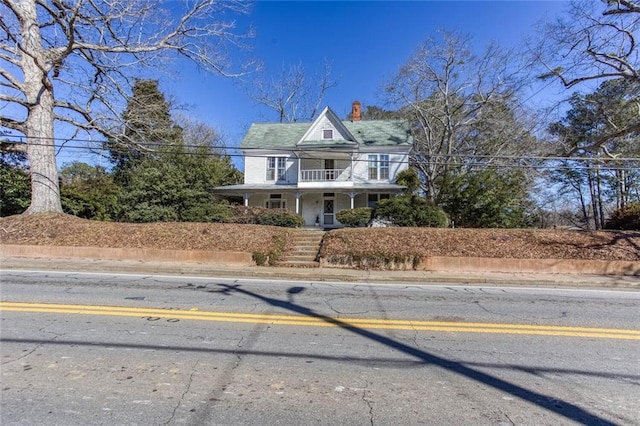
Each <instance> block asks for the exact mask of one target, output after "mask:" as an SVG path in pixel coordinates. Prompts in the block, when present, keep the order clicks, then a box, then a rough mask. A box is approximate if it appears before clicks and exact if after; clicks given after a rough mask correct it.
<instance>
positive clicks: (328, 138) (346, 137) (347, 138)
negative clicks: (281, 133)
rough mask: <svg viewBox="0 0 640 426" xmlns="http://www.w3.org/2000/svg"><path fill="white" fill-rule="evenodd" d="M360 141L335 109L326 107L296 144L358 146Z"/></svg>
mask: <svg viewBox="0 0 640 426" xmlns="http://www.w3.org/2000/svg"><path fill="white" fill-rule="evenodd" d="M358 143H359V141H358V140H357V139H356V137H355V136H354V135H353V134H352V133H351V132H350V131H349V130H348V129H347V128H346V127H345V125H344V124H343V123H342V121H341V120H340V119H339V118H338V116H337V115H336V114H335V113H334V112H333V110H332V109H331V108H329V107H326V108H325V109H324V110H322V112H321V113H320V115H319V116H318V118H316V119H315V121H314V122H313V123H311V126H309V129H307V131H306V132H305V134H304V135H303V136H302V137H301V138H300V140H299V141H298V142H297V143H296V146H298V147H305V146H315V147H318V146H320V147H336V146H356V145H358Z"/></svg>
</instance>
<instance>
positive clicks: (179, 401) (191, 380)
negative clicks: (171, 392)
mask: <svg viewBox="0 0 640 426" xmlns="http://www.w3.org/2000/svg"><path fill="white" fill-rule="evenodd" d="M198 364H200V361H196V363H195V364H193V367H191V374H189V380H187V385H186V386H185V389H184V391H183V392H182V395H180V399H179V400H178V403H177V404H176V406H175V407H173V411H172V412H171V417H169V420H167V421H166V423H165V425H168V424H170V423H171V422H172V421H173V419H174V418H175V416H176V412H177V411H178V408H180V406H181V405H182V402H183V401H184V398H185V397H186V396H187V394H188V393H189V391H190V390H191V384H192V383H193V376H194V375H195V373H196V368H198Z"/></svg>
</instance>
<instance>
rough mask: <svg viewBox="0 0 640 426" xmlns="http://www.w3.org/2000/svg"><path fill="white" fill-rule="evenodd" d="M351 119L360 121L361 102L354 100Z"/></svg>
mask: <svg viewBox="0 0 640 426" xmlns="http://www.w3.org/2000/svg"><path fill="white" fill-rule="evenodd" d="M351 121H360V102H359V101H354V102H353V105H352V106H351Z"/></svg>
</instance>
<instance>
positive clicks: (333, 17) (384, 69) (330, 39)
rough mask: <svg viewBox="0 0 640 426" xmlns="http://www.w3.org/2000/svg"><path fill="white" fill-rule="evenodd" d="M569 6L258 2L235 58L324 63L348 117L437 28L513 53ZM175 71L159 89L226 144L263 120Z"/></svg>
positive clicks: (206, 77)
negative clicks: (244, 47)
mask: <svg viewBox="0 0 640 426" xmlns="http://www.w3.org/2000/svg"><path fill="white" fill-rule="evenodd" d="M565 7H566V2H562V1H404V2H403V1H258V2H256V3H254V5H253V8H252V10H251V12H250V13H249V14H248V15H246V16H241V17H239V18H238V26H239V27H240V29H242V28H246V27H247V26H248V25H251V26H253V28H254V30H255V38H253V39H251V40H249V41H248V42H249V44H250V45H251V49H250V50H248V51H243V52H235V51H232V52H231V59H232V60H233V61H235V62H236V63H240V62H242V61H243V59H246V58H248V57H253V58H256V59H258V60H259V61H261V62H262V63H263V64H264V66H265V68H266V69H267V70H269V69H272V70H274V71H278V70H280V69H282V66H283V65H285V66H288V65H290V64H297V63H302V64H303V66H304V67H305V69H306V70H307V71H308V72H309V73H313V72H316V71H319V70H320V67H321V65H322V63H323V61H324V60H325V58H326V59H327V60H328V61H329V62H330V63H331V64H332V70H333V75H334V77H336V78H337V79H338V86H337V87H335V88H333V89H331V90H330V91H329V92H328V93H327V96H326V97H325V100H324V105H329V106H331V108H332V109H333V110H334V111H335V112H336V113H337V114H338V115H339V116H341V117H344V116H346V114H348V113H349V112H350V110H351V103H352V102H353V101H354V100H359V101H361V102H362V105H363V109H364V108H366V106H367V105H373V104H376V105H380V104H382V100H381V99H380V96H379V92H380V88H381V86H382V85H383V84H384V83H385V82H386V81H387V80H388V79H389V78H390V77H391V76H392V75H393V74H394V73H395V72H396V71H397V70H398V68H399V67H400V66H401V65H402V64H403V63H404V62H406V61H407V60H408V59H409V57H410V56H411V54H412V53H413V51H414V50H415V49H416V48H417V46H418V45H419V44H420V43H422V42H424V41H425V40H426V39H427V38H428V37H429V36H432V35H434V34H435V33H436V31H438V30H440V29H445V30H452V31H459V32H462V33H466V34H469V35H470V36H472V37H473V40H474V43H475V47H476V48H477V49H478V50H481V49H482V47H483V46H484V45H486V44H487V43H489V42H491V41H495V42H498V43H499V44H500V45H502V46H504V47H513V46H517V45H518V44H519V43H521V41H522V39H523V38H524V37H526V36H531V35H533V34H534V25H535V24H536V23H537V22H539V21H540V20H542V19H543V18H545V17H547V18H553V17H554V16H556V15H558V14H560V13H561V12H562V11H563V10H564V8H565ZM176 68H177V69H178V70H179V72H178V74H175V77H172V78H164V79H162V80H161V85H160V87H161V90H162V91H163V92H164V93H165V94H166V95H167V96H169V97H171V98H173V99H175V101H176V102H177V103H178V104H184V105H187V106H188V108H189V109H188V110H187V111H186V113H187V114H188V115H190V116H192V117H193V118H195V119H198V120H200V121H203V122H205V123H207V124H209V125H211V126H213V127H215V128H216V129H217V130H218V131H219V132H221V133H222V134H223V135H224V137H225V140H226V142H227V144H228V145H229V146H237V145H238V144H239V143H240V141H241V139H242V137H243V135H244V133H245V132H246V130H247V129H248V128H249V126H250V125H251V123H252V122H257V121H265V110H261V109H260V108H259V107H257V106H255V105H253V103H252V101H251V100H250V99H249V97H248V96H247V95H246V94H245V93H244V92H243V90H242V89H241V88H240V87H239V85H238V84H237V82H235V81H234V80H233V79H228V78H224V77H221V76H218V75H211V74H206V73H204V72H202V71H199V70H198V69H197V68H196V67H195V66H193V65H191V64H188V63H181V64H177V65H176ZM546 84H548V83H545V85H546ZM554 87H555V90H556V93H560V92H561V88H560V87H559V86H557V85H554V86H552V88H551V89H553V88H554ZM551 89H547V91H546V92H543V93H548V90H551ZM550 96H553V94H552V93H551V94H550ZM80 160H81V161H87V160H86V159H82V158H81V159H80ZM62 161H65V160H61V162H62ZM66 161H68V159H67V160H66ZM236 163H237V164H238V162H236ZM238 165H240V164H238Z"/></svg>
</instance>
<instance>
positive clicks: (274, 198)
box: [265, 194, 287, 209]
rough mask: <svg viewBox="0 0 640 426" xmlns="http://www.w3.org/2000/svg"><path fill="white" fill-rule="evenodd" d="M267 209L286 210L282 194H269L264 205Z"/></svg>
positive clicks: (285, 202)
mask: <svg viewBox="0 0 640 426" xmlns="http://www.w3.org/2000/svg"><path fill="white" fill-rule="evenodd" d="M265 204H266V205H265V207H266V208H268V209H285V208H287V200H283V199H282V194H270V195H269V199H268V200H267V201H266V203H265Z"/></svg>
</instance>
